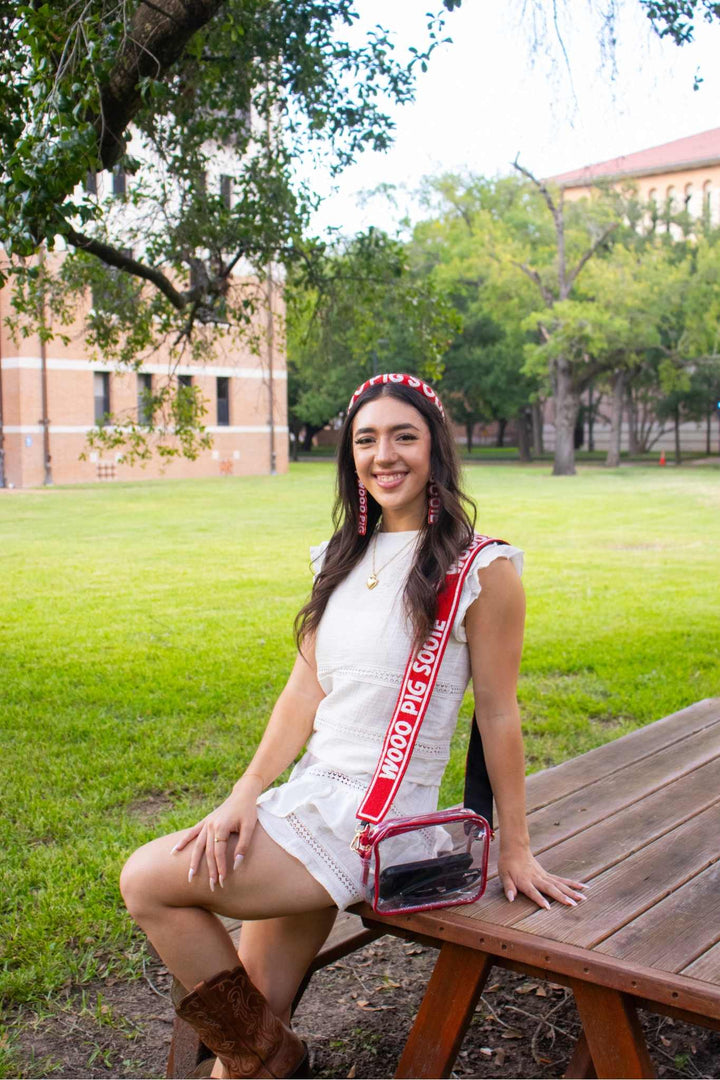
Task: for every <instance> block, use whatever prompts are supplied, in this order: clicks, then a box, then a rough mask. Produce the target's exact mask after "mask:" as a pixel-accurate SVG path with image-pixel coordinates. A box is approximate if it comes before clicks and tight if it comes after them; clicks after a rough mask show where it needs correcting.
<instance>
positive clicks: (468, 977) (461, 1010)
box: [395, 941, 493, 1078]
mask: <svg viewBox="0 0 720 1080" xmlns="http://www.w3.org/2000/svg"><path fill="white" fill-rule="evenodd" d="M492 965H493V961H492V957H490V956H488V955H487V953H482V952H478V951H477V950H476V949H468V948H465V947H464V946H462V945H455V944H454V943H453V942H450V941H446V942H445V943H444V944H443V946H442V948H441V949H440V955H439V956H438V958H437V961H436V963H435V968H434V970H433V973H432V976H431V978H430V982H429V983H428V986H427V990H426V991H425V997H424V998H423V1000H422V1004H421V1005H420V1008H419V1010H418V1014H417V1016H416V1018H415V1023H414V1024H413V1027H412V1031H411V1032H410V1035H409V1038H408V1041H407V1043H406V1044H405V1049H404V1050H403V1052H402V1057H401V1058H400V1063H399V1064H398V1067H397V1072H396V1073H395V1076H396V1077H418V1078H425V1077H431V1078H434V1077H445V1076H449V1075H450V1073H451V1072H452V1067H453V1064H454V1062H455V1058H456V1057H457V1054H458V1051H459V1049H460V1045H461V1043H462V1041H463V1037H464V1035H465V1032H466V1031H467V1029H468V1026H469V1024H470V1021H471V1020H472V1016H473V1013H474V1012H475V1006H476V1005H477V1003H478V999H479V997H480V994H481V993H482V989H483V986H484V985H485V982H486V980H487V977H488V975H489V974H490V971H491V969H492Z"/></svg>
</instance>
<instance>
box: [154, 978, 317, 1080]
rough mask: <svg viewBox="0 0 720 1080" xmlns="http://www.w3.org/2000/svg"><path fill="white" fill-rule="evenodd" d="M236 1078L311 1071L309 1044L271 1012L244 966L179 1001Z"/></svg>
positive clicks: (179, 1010) (182, 1014)
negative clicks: (308, 1054)
mask: <svg viewBox="0 0 720 1080" xmlns="http://www.w3.org/2000/svg"><path fill="white" fill-rule="evenodd" d="M175 1011H176V1012H177V1014H178V1016H179V1017H180V1018H181V1019H182V1020H184V1021H185V1022H186V1023H188V1024H190V1026H191V1027H193V1028H194V1029H195V1031H197V1033H198V1035H199V1036H200V1038H201V1040H202V1041H203V1042H204V1044H205V1045H206V1046H207V1047H208V1049H210V1050H212V1052H213V1053H214V1054H216V1055H217V1056H218V1058H219V1059H220V1061H221V1062H222V1064H223V1066H224V1067H225V1069H226V1071H227V1075H228V1076H230V1077H233V1078H248V1077H252V1078H256V1077H257V1078H261V1077H295V1076H298V1077H299V1076H306V1075H307V1049H306V1047H305V1044H304V1043H303V1042H302V1040H301V1039H299V1038H298V1037H297V1035H295V1033H294V1032H292V1031H291V1030H290V1028H289V1027H286V1026H285V1024H283V1022H282V1021H281V1020H279V1019H278V1017H277V1016H276V1015H275V1013H274V1012H273V1011H272V1009H271V1008H270V1006H269V1005H268V1003H267V1001H266V1000H265V998H264V997H263V995H262V994H261V993H260V991H259V990H258V989H257V987H256V986H254V985H253V983H252V982H251V981H250V977H249V976H248V974H247V972H246V971H245V968H244V967H243V966H242V965H240V966H238V967H236V968H233V969H232V971H221V972H219V973H218V974H217V975H214V976H213V977H212V979H208V980H207V981H206V982H201V983H198V984H197V986H196V987H195V988H194V989H193V990H192V991H191V992H190V993H189V994H188V995H187V996H186V997H184V998H182V1000H181V1001H180V1002H179V1003H178V1004H177V1005H176V1007H175Z"/></svg>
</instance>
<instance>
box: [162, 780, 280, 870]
mask: <svg viewBox="0 0 720 1080" xmlns="http://www.w3.org/2000/svg"><path fill="white" fill-rule="evenodd" d="M262 788H263V784H262V780H261V778H260V777H259V776H256V775H255V774H254V773H246V774H245V775H244V776H242V777H241V778H240V779H239V780H238V782H237V783H236V784H235V787H234V788H233V790H232V792H231V794H230V795H228V797H227V799H226V800H225V802H223V803H221V805H220V806H218V807H217V809H215V810H213V811H211V813H209V814H207V815H206V816H205V817H204V818H203V819H202V821H198V823H197V824H196V825H193V826H192V828H190V829H188V830H187V832H186V833H185V834H184V836H182V837H181V839H180V840H179V841H178V842H177V844H176V845H175V847H174V848H173V849H172V854H174V853H175V852H178V851H183V850H184V849H185V848H186V847H187V846H188V844H190V843H193V841H194V844H193V849H192V855H191V857H190V869H189V871H188V881H192V879H193V878H194V877H195V875H196V874H197V872H198V870H199V869H200V865H201V863H202V859H203V855H204V856H205V859H206V862H207V869H208V877H209V880H210V889H211V890H212V891H214V890H215V886H216V884H219V885H220V886H221V887H222V886H223V885H224V884H225V878H226V877H227V873H228V866H227V847H228V840H229V838H230V836H231V835H232V834H233V833H237V835H238V840H237V844H236V845H235V857H234V860H233V866H232V869H233V870H237V868H238V867H239V866H240V864H241V862H242V860H243V858H244V856H245V854H246V852H247V849H248V847H249V845H250V838H251V837H252V834H253V830H254V829H255V824H256V822H257V808H256V802H257V797H258V795H259V794H260V792H261V791H262Z"/></svg>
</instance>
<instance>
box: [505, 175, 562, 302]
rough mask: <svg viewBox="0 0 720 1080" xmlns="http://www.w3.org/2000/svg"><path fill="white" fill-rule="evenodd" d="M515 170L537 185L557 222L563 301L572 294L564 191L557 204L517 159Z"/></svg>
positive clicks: (545, 186) (559, 286)
mask: <svg viewBox="0 0 720 1080" xmlns="http://www.w3.org/2000/svg"><path fill="white" fill-rule="evenodd" d="M513 168H515V169H517V171H518V172H519V173H522V175H523V176H525V177H527V179H528V180H529V181H530V182H531V183H532V184H534V185H535V187H536V188H537V189H538V191H539V192H540V194H541V195H542V197H543V199H544V200H545V203H546V205H547V208H548V210H549V211H550V213H551V214H552V219H553V221H554V222H555V235H556V237H557V253H558V294H559V296H560V299H561V300H565V299H566V298H567V295H568V293H569V292H570V286H569V285H568V283H567V281H566V277H565V216H564V214H563V201H564V200H563V191H562V188H561V189H560V202H559V204H558V205H556V204H555V200H554V199H553V197H552V195H551V194H550V192H549V190H548V188H547V185H546V184H545V183H544V182H543V181H542V180H538V178H537V177H536V176H535V175H534V174H533V173H531V172H530V170H529V169H526V168H525V167H524V166H523V165H521V164H520V162H519V161H518V159H517V158H515V160H514V161H513Z"/></svg>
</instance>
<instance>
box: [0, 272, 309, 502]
mask: <svg viewBox="0 0 720 1080" xmlns="http://www.w3.org/2000/svg"><path fill="white" fill-rule="evenodd" d="M9 304H10V291H9V289H7V288H6V289H5V290H0V452H2V453H3V459H4V477H5V483H6V485H7V486H13V487H32V486H35V485H40V484H43V483H44V482H46V481H47V480H48V479H50V478H51V479H52V482H53V483H56V484H69V483H78V482H88V481H90V482H91V481H109V480H134V479H149V478H154V477H159V476H165V477H169V478H180V477H199V476H217V475H223V474H225V475H227V474H235V475H247V474H262V473H269V472H271V471H272V470H273V469H274V470H276V471H278V472H285V471H286V470H287V461H288V434H287V433H288V427H287V393H286V387H287V373H286V365H285V355H284V351H283V349H282V348H281V347H279V345H280V344H281V341H282V337H281V335H278V334H275V335H273V342H272V343H271V344H269V343H268V339H267V335H262V338H263V340H262V341H261V347H260V350H259V353H257V352H254V351H252V350H251V348H250V347H249V346H248V347H239V346H238V345H237V344H232V345H230V344H228V343H227V342H226V341H223V340H222V339H220V341H219V343H218V346H217V349H216V355H215V357H214V358H213V361H212V363H208V364H203V365H197V364H181V365H180V366H179V367H177V368H175V369H174V370H173V371H172V376H171V377H172V378H176V379H179V380H182V381H184V382H186V383H188V384H191V385H196V386H197V387H198V388H199V390H200V392H201V393H202V396H203V398H204V399H205V401H206V404H207V412H206V415H205V419H204V422H205V425H206V429H207V431H208V432H209V433H210V435H211V436H212V440H213V446H212V448H211V449H209V450H203V451H201V453H200V455H199V456H198V458H197V459H196V460H195V461H190V460H187V459H184V458H182V457H179V458H171V459H169V460H167V459H163V458H160V457H159V456H158V455H154V456H153V459H152V461H150V462H148V463H147V464H145V465H144V466H143V465H140V464H138V465H134V466H131V465H128V464H123V463H122V462H121V460H120V458H121V457H122V454H121V452H120V451H118V452H107V451H105V452H102V453H101V452H98V451H91V450H89V449H88V447H87V444H86V437H87V432H88V431H89V430H90V429H91V428H92V427H93V426H94V425H95V423H96V421H98V420H99V421H102V418H103V416H104V414H105V413H107V412H112V413H113V414H115V415H117V416H120V417H122V416H132V417H133V418H138V419H141V418H142V409H143V400H142V391H143V390H145V389H152V387H153V386H157V385H158V384H157V382H156V380H162V381H165V380H167V378H168V375H169V371H170V369H171V364H170V358H169V355H168V353H167V352H163V351H162V350H161V351H159V352H158V353H156V354H155V355H154V356H153V360H152V362H151V363H148V364H146V365H145V366H143V368H142V369H141V371H140V372H138V373H135V372H122V373H120V372H117V371H116V370H115V368H114V366H113V365H111V364H108V363H104V362H103V361H102V359H96V358H94V357H92V356H91V355H90V354H89V352H88V349H87V347H86V344H85V339H84V333H83V319H82V313H81V315H80V316H79V317H78V320H77V321H76V323H75V324H74V325H73V326H71V327H70V328H69V330H68V329H67V328H63V332H64V333H65V332H67V333H68V334H69V337H70V342H69V344H67V345H66V344H63V343H62V342H61V341H60V340H59V339H55V340H54V341H51V342H49V343H48V344H47V346H46V348H45V350H43V348H42V346H41V344H40V341H39V339H38V337H37V336H36V335H32V336H30V337H28V338H24V339H20V340H19V341H14V340H13V338H12V337H11V335H10V334H9V332H8V330H7V327H6V325H5V317H6V316H7V314H8V306H9ZM273 309H274V311H275V317H276V319H282V305H281V302H280V297H279V296H278V294H277V290H276V291H275V296H274V298H273ZM265 315H266V312H263V313H262V314H261V316H260V317H261V319H262V323H263V325H264V324H265V318H264V316H265ZM43 352H44V353H45V355H44V356H43ZM271 401H272V408H271ZM83 451H85V452H86V453H87V460H84V461H83V460H80V454H81V453H82V452H83ZM47 456H49V459H50V460H49V463H47V465H46V457H47Z"/></svg>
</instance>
